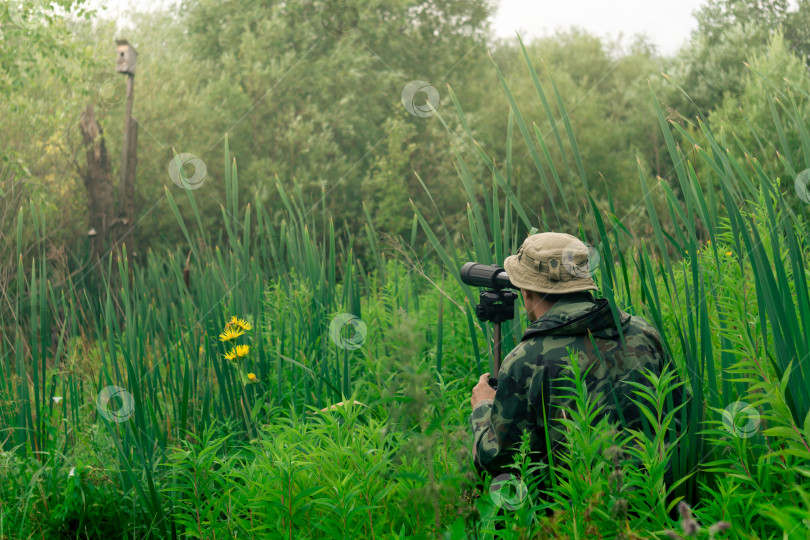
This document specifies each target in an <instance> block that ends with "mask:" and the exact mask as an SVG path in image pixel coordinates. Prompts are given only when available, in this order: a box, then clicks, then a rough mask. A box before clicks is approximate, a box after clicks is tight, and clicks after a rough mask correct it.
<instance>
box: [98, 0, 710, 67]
mask: <svg viewBox="0 0 810 540" xmlns="http://www.w3.org/2000/svg"><path fill="white" fill-rule="evenodd" d="M192 1H193V0H192ZM496 2H497V3H498V10H497V12H496V14H495V17H494V20H493V30H494V32H495V35H496V36H497V37H504V38H511V37H514V36H515V31H516V30H517V31H519V32H520V35H521V37H523V38H524V39H531V38H533V37H538V36H542V35H545V34H549V33H552V32H554V31H555V30H556V29H558V28H559V29H567V28H570V27H571V26H574V25H577V26H580V27H582V28H585V29H586V30H589V31H591V32H593V33H595V34H598V35H600V36H604V37H613V38H615V37H617V36H618V35H619V33H623V34H624V38H625V41H628V40H629V39H630V38H631V36H633V35H635V34H646V35H647V36H648V37H649V38H650V39H651V40H652V42H653V43H655V44H656V45H658V47H659V52H661V53H662V54H672V53H674V52H675V51H676V50H677V49H678V47H679V46H680V45H682V44H683V43H684V42H685V41H686V39H687V38H688V37H689V32H690V31H691V30H692V29H693V28H694V27H695V19H694V17H692V12H693V11H694V10H695V9H697V8H698V7H700V6H701V5H702V4H704V3H705V2H706V0H496ZM173 3H174V1H173V0H139V1H138V2H132V1H131V0H91V1H90V4H91V5H93V6H107V8H108V9H107V13H108V14H112V15H117V14H119V13H121V12H122V11H125V10H127V9H129V8H130V7H131V6H132V5H133V4H135V6H137V8H138V9H150V8H155V7H167V6H169V5H171V4H173Z"/></svg>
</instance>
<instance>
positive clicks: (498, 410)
mask: <svg viewBox="0 0 810 540" xmlns="http://www.w3.org/2000/svg"><path fill="white" fill-rule="evenodd" d="M470 424H471V427H472V431H473V459H474V460H475V464H476V465H477V466H479V467H481V468H483V469H485V470H486V471H487V472H489V473H490V474H491V475H493V476H497V475H498V474H499V473H500V472H503V471H505V470H506V469H508V468H509V467H511V465H512V463H513V461H514V455H515V453H516V451H517V446H518V445H519V444H520V438H521V435H522V433H523V430H524V429H526V430H530V431H531V430H532V429H534V426H533V420H532V418H531V417H530V414H529V403H528V395H527V389H526V386H525V385H524V384H521V383H520V382H519V381H517V380H515V379H514V378H513V377H512V376H510V375H509V374H507V373H504V372H503V371H501V373H500V374H499V375H498V389H497V390H496V391H495V399H493V400H491V401H490V400H484V401H481V402H480V403H478V405H477V406H476V407H475V409H474V410H473V412H472V414H471V415H470Z"/></svg>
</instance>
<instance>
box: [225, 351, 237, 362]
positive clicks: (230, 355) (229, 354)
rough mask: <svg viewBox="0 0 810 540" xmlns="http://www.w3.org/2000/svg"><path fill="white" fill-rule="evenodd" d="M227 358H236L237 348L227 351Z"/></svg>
mask: <svg viewBox="0 0 810 540" xmlns="http://www.w3.org/2000/svg"><path fill="white" fill-rule="evenodd" d="M225 359H226V360H230V361H234V360H236V349H231V350H230V351H228V352H226V353H225Z"/></svg>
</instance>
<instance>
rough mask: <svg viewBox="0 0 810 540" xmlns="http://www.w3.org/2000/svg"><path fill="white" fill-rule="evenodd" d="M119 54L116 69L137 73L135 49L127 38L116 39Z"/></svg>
mask: <svg viewBox="0 0 810 540" xmlns="http://www.w3.org/2000/svg"><path fill="white" fill-rule="evenodd" d="M115 44H116V48H117V49H118V56H117V57H116V58H115V71H117V72H118V73H127V74H129V75H135V49H134V48H133V47H132V45H130V44H129V42H128V41H127V40H125V39H117V40H115Z"/></svg>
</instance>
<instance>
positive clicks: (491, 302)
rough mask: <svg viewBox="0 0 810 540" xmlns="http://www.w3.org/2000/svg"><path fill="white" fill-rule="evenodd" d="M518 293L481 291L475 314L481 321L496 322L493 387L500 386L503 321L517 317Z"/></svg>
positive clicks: (494, 290)
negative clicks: (516, 302) (516, 301)
mask: <svg viewBox="0 0 810 540" xmlns="http://www.w3.org/2000/svg"><path fill="white" fill-rule="evenodd" d="M516 299H517V293H516V292H514V291H510V290H507V289H485V290H482V291H481V292H480V295H479V297H478V305H476V306H475V315H476V316H477V317H478V320H479V321H482V322H492V323H495V350H494V354H493V356H494V358H493V362H492V367H493V373H494V374H495V376H494V377H490V378H489V381H487V382H489V385H490V386H491V387H492V388H497V387H498V372H499V371H500V370H501V323H502V322H504V321H508V320H511V319H514V318H515V300H516Z"/></svg>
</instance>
